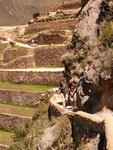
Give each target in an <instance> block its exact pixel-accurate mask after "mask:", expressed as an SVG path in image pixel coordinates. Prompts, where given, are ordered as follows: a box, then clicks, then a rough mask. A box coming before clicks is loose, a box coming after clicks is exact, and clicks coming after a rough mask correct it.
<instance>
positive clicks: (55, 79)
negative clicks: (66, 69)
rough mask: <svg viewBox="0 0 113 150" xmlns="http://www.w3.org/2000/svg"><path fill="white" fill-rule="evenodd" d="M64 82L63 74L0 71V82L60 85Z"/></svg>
mask: <svg viewBox="0 0 113 150" xmlns="http://www.w3.org/2000/svg"><path fill="white" fill-rule="evenodd" d="M59 80H64V77H63V73H62V72H33V71H30V72H26V71H25V72H24V71H23V72H19V73H18V71H0V81H3V82H12V83H19V84H21V83H22V84H34V85H35V84H36V85H59Z"/></svg>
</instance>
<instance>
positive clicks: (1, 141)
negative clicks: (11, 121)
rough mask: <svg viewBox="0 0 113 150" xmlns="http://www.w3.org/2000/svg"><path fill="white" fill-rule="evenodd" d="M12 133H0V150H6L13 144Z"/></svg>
mask: <svg viewBox="0 0 113 150" xmlns="http://www.w3.org/2000/svg"><path fill="white" fill-rule="evenodd" d="M13 135H14V134H13V133H10V132H4V131H0V150H6V149H7V148H8V147H9V146H11V145H12V144H13V137H12V136H13Z"/></svg>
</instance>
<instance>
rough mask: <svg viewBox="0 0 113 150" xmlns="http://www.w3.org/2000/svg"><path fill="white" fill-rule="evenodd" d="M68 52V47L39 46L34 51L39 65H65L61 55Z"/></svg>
mask: <svg viewBox="0 0 113 150" xmlns="http://www.w3.org/2000/svg"><path fill="white" fill-rule="evenodd" d="M66 52H68V50H67V47H66V46H64V47H55V48H54V47H47V48H37V49H36V50H35V51H34V61H35V65H36V66H38V67H43V66H46V67H55V66H56V67H63V64H62V63H61V57H62V55H63V54H64V53H66Z"/></svg>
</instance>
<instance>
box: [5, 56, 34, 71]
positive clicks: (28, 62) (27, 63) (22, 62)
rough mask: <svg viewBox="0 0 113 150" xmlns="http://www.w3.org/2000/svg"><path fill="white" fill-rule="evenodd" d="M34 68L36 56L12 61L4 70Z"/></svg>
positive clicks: (22, 57)
mask: <svg viewBox="0 0 113 150" xmlns="http://www.w3.org/2000/svg"><path fill="white" fill-rule="evenodd" d="M34 66H35V63H34V55H26V56H21V57H19V58H17V59H14V60H12V61H10V62H9V63H7V64H5V65H4V67H3V68H12V69H16V68H32V67H34Z"/></svg>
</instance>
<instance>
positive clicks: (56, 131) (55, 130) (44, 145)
mask: <svg viewBox="0 0 113 150" xmlns="http://www.w3.org/2000/svg"><path fill="white" fill-rule="evenodd" d="M60 132H61V128H59V124H56V125H54V126H53V127H50V128H48V129H46V130H45V132H44V135H43V137H42V139H41V141H40V143H39V145H38V150H46V149H48V148H50V147H51V146H52V144H53V143H54V142H55V141H56V140H57V138H58V137H59V135H60Z"/></svg>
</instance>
